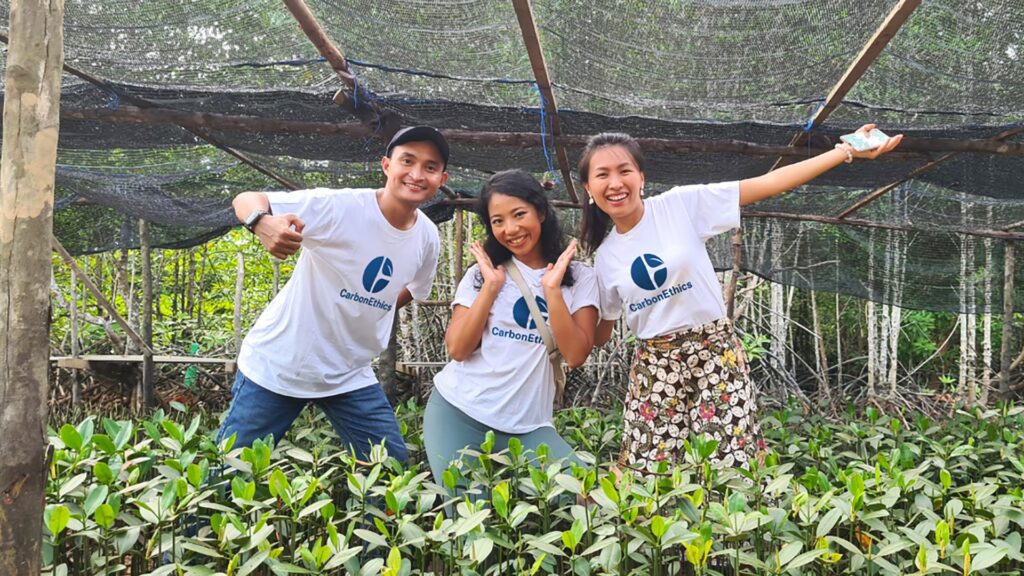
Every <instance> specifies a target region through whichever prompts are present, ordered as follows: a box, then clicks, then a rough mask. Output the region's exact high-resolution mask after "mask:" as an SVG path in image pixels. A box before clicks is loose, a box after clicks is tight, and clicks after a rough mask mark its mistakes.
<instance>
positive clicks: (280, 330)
mask: <svg viewBox="0 0 1024 576" xmlns="http://www.w3.org/2000/svg"><path fill="white" fill-rule="evenodd" d="M267 198H268V199H270V206H271V209H272V211H273V213H274V214H275V215H283V214H288V213H292V214H296V215H298V217H299V218H300V219H302V221H303V223H304V224H305V228H304V229H303V230H302V250H301V252H300V254H299V259H298V262H297V263H296V264H295V271H294V272H293V273H292V277H291V279H290V280H289V281H288V283H287V284H285V286H284V289H283V290H281V292H280V293H278V295H277V296H275V297H274V299H273V300H272V301H271V302H270V304H269V305H268V306H267V308H266V310H264V311H263V313H262V314H261V315H260V317H259V319H258V320H257V321H256V324H255V325H254V326H253V327H252V330H250V331H249V334H248V335H247V336H246V337H245V340H244V341H243V342H242V349H241V350H240V351H239V354H238V368H239V369H240V370H241V371H242V372H243V373H244V374H245V375H246V376H248V377H249V378H250V379H251V380H252V381H253V382H256V383H257V384H259V385H260V386H262V387H264V388H266V389H268V390H271V391H273V392H277V393H278V394H283V395H286V396H291V397H295V398H320V397H324V396H332V395H335V394H341V393H343V392H350V391H352V390H358V389H359V388H363V387H365V386H370V385H372V384H376V383H377V377H376V376H375V375H374V373H373V370H372V369H371V368H370V361H371V360H373V358H374V357H376V356H377V355H378V354H379V353H380V352H381V351H382V350H384V349H385V348H386V347H387V344H388V339H389V337H390V336H391V323H392V320H393V318H394V315H395V305H396V303H397V300H398V294H399V293H400V292H401V291H402V288H406V287H408V288H409V291H410V292H411V293H412V295H413V297H414V298H417V299H423V298H427V297H428V296H429V295H430V286H431V284H432V283H433V281H434V272H435V270H436V268H437V257H438V254H439V253H440V240H439V239H438V235H437V226H435V225H434V223H433V222H431V221H430V219H429V218H427V216H426V215H425V214H424V213H423V212H417V213H416V222H415V224H414V225H413V226H412V228H410V229H408V230H399V229H397V228H395V227H394V226H392V225H391V224H390V223H389V222H388V221H387V220H386V219H385V218H384V214H383V213H382V212H381V211H380V206H379V205H378V204H377V196H376V193H375V191H374V190H366V189H362V190H331V189H326V188H317V189H315V190H302V191H298V192H271V193H268V194H267Z"/></svg>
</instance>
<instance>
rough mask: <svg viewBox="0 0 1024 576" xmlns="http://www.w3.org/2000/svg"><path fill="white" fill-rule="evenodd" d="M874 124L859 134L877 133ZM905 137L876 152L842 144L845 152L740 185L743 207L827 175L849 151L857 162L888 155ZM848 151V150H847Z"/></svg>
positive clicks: (836, 151)
mask: <svg viewBox="0 0 1024 576" xmlns="http://www.w3.org/2000/svg"><path fill="white" fill-rule="evenodd" d="M874 127H875V125H874V124H866V125H864V126H861V127H860V129H859V130H857V131H858V132H864V133H865V134H866V133H867V132H869V131H871V130H872V129H874ZM902 139H903V135H902V134H900V135H899V136H892V137H890V138H889V139H888V140H887V141H886V142H885V144H883V145H881V146H880V147H878V148H875V149H874V150H865V151H862V152H857V151H855V150H853V147H852V146H850V145H849V144H843V148H835V149H832V150H829V151H828V152H823V153H821V154H818V155H817V156H815V157H814V158H808V159H807V160H803V161H801V162H797V163H796V164H790V165H789V166H783V167H782V168H779V169H777V170H772V171H771V172H769V173H767V174H764V175H761V176H757V177H756V178H747V179H746V180H741V181H740V206H746V205H747V204H753V203H754V202H757V201H759V200H764V199H766V198H771V197H772V196H777V195H779V194H782V193H783V192H785V191H786V190H792V189H793V188H796V187H797V186H801V185H803V184H806V183H808V182H810V181H811V180H814V179H815V178H817V177H818V176H821V175H822V174H824V173H825V172H828V171H829V170H831V169H833V168H835V167H836V166H839V165H840V164H842V163H843V162H845V161H846V159H847V150H849V153H850V154H852V156H853V157H854V158H864V159H874V158H878V157H879V156H881V155H882V154H885V153H887V152H889V151H890V150H892V149H893V148H895V147H896V146H897V145H899V143H900V140H902ZM846 147H849V148H846Z"/></svg>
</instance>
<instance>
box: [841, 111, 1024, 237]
mask: <svg viewBox="0 0 1024 576" xmlns="http://www.w3.org/2000/svg"><path fill="white" fill-rule="evenodd" d="M1021 132H1024V126H1018V127H1016V128H1010V129H1008V130H1004V131H1002V132H1000V133H999V134H996V135H995V136H993V137H992V138H991V139H990V140H989V141H991V142H993V143H1002V142H1003V141H1005V140H1006V139H1007V138H1010V137H1012V136H1016V135H1017V134H1020V133H1021ZM900 146H901V147H902V146H903V143H902V142H901V143H900ZM890 154H891V153H890ZM957 154H958V152H951V153H949V154H945V155H944V156H942V157H941V158H937V159H935V160H932V161H931V162H929V163H927V164H925V165H924V166H921V167H920V168H917V169H916V170H914V171H913V172H911V173H910V174H907V175H906V176H904V177H903V178H900V179H899V180H897V181H895V182H893V183H891V184H887V185H885V186H882V187H881V188H878V189H877V190H874V191H872V192H869V193H868V194H867V195H866V196H864V197H863V198H861V199H860V200H858V201H856V202H854V203H853V204H852V205H851V206H849V207H848V208H846V209H844V210H843V211H842V212H840V213H839V215H838V216H836V217H837V218H839V219H843V218H846V217H847V216H849V215H850V214H853V213H854V212H856V211H857V210H860V209H861V208H863V207H865V206H867V205H868V204H870V203H872V202H874V201H875V200H877V199H879V198H881V197H882V196H884V195H885V194H888V193H889V192H890V191H891V190H893V189H894V188H896V187H897V186H899V185H900V184H902V183H904V182H907V181H908V180H911V179H913V178H917V177H918V176H920V175H921V174H924V173H925V172H927V171H929V170H931V169H933V168H935V167H936V166H938V165H940V164H942V163H943V162H946V161H947V160H949V159H950V158H953V157H954V156H956V155H957ZM1012 227H1013V225H1011V226H1008V227H1007V228H1006V230H1009V229H1010V228H1012Z"/></svg>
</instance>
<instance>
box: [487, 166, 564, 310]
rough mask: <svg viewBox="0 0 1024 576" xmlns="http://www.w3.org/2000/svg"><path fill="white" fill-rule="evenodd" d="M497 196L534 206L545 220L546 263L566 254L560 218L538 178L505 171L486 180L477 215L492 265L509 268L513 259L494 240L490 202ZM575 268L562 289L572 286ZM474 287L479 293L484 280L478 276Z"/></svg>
mask: <svg viewBox="0 0 1024 576" xmlns="http://www.w3.org/2000/svg"><path fill="white" fill-rule="evenodd" d="M495 194H504V195H505V196H512V197H514V198H519V199H520V200H523V201H524V202H527V203H528V204H530V205H532V206H533V207H534V208H535V209H536V210H537V216H538V217H540V218H542V219H543V222H542V223H541V225H540V251H541V255H542V256H543V257H544V261H545V262H547V263H548V264H553V263H554V262H555V261H556V260H558V257H559V256H561V255H562V252H563V251H564V250H565V238H564V236H563V234H562V226H561V224H560V223H559V222H558V214H557V213H556V212H555V210H554V208H553V207H552V206H551V201H550V200H548V197H547V194H545V193H544V187H543V186H541V184H540V182H538V181H537V179H536V178H534V177H533V176H531V175H530V174H529V173H527V172H524V171H523V170H503V171H501V172H497V173H495V174H494V175H493V176H491V177H490V178H488V179H487V182H486V183H484V186H483V188H482V189H481V190H480V197H479V198H478V199H477V203H476V213H477V216H479V217H480V221H481V222H482V223H483V225H484V230H486V232H487V238H485V239H484V244H483V245H484V252H486V253H487V256H488V257H489V258H490V259H491V262H492V263H493V264H494V265H495V266H498V265H500V264H506V263H507V262H508V261H509V260H511V259H512V252H510V251H509V249H508V248H505V247H504V246H502V245H501V243H500V242H498V239H497V238H495V237H494V231H493V230H492V229H491V217H490V212H489V210H490V206H489V205H490V201H491V197H492V196H494V195H495ZM572 285H573V278H572V267H569V268H567V269H566V270H565V276H563V277H562V286H572ZM474 286H475V287H476V289H477V290H479V289H480V287H481V286H483V276H482V275H480V273H479V272H477V277H476V278H475V279H474Z"/></svg>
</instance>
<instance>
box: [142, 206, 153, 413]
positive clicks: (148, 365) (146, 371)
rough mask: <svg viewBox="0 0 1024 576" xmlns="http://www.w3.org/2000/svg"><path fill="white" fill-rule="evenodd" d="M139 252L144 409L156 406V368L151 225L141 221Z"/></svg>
mask: <svg viewBox="0 0 1024 576" xmlns="http://www.w3.org/2000/svg"><path fill="white" fill-rule="evenodd" d="M139 245H140V246H139V251H140V252H141V253H142V339H143V340H145V341H146V345H147V346H149V350H144V351H143V352H142V390H141V392H142V394H141V395H140V399H141V403H142V408H143V409H149V408H152V407H153V406H155V405H156V366H155V365H154V364H153V263H152V259H151V258H150V250H149V223H148V222H146V221H145V220H139Z"/></svg>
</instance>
